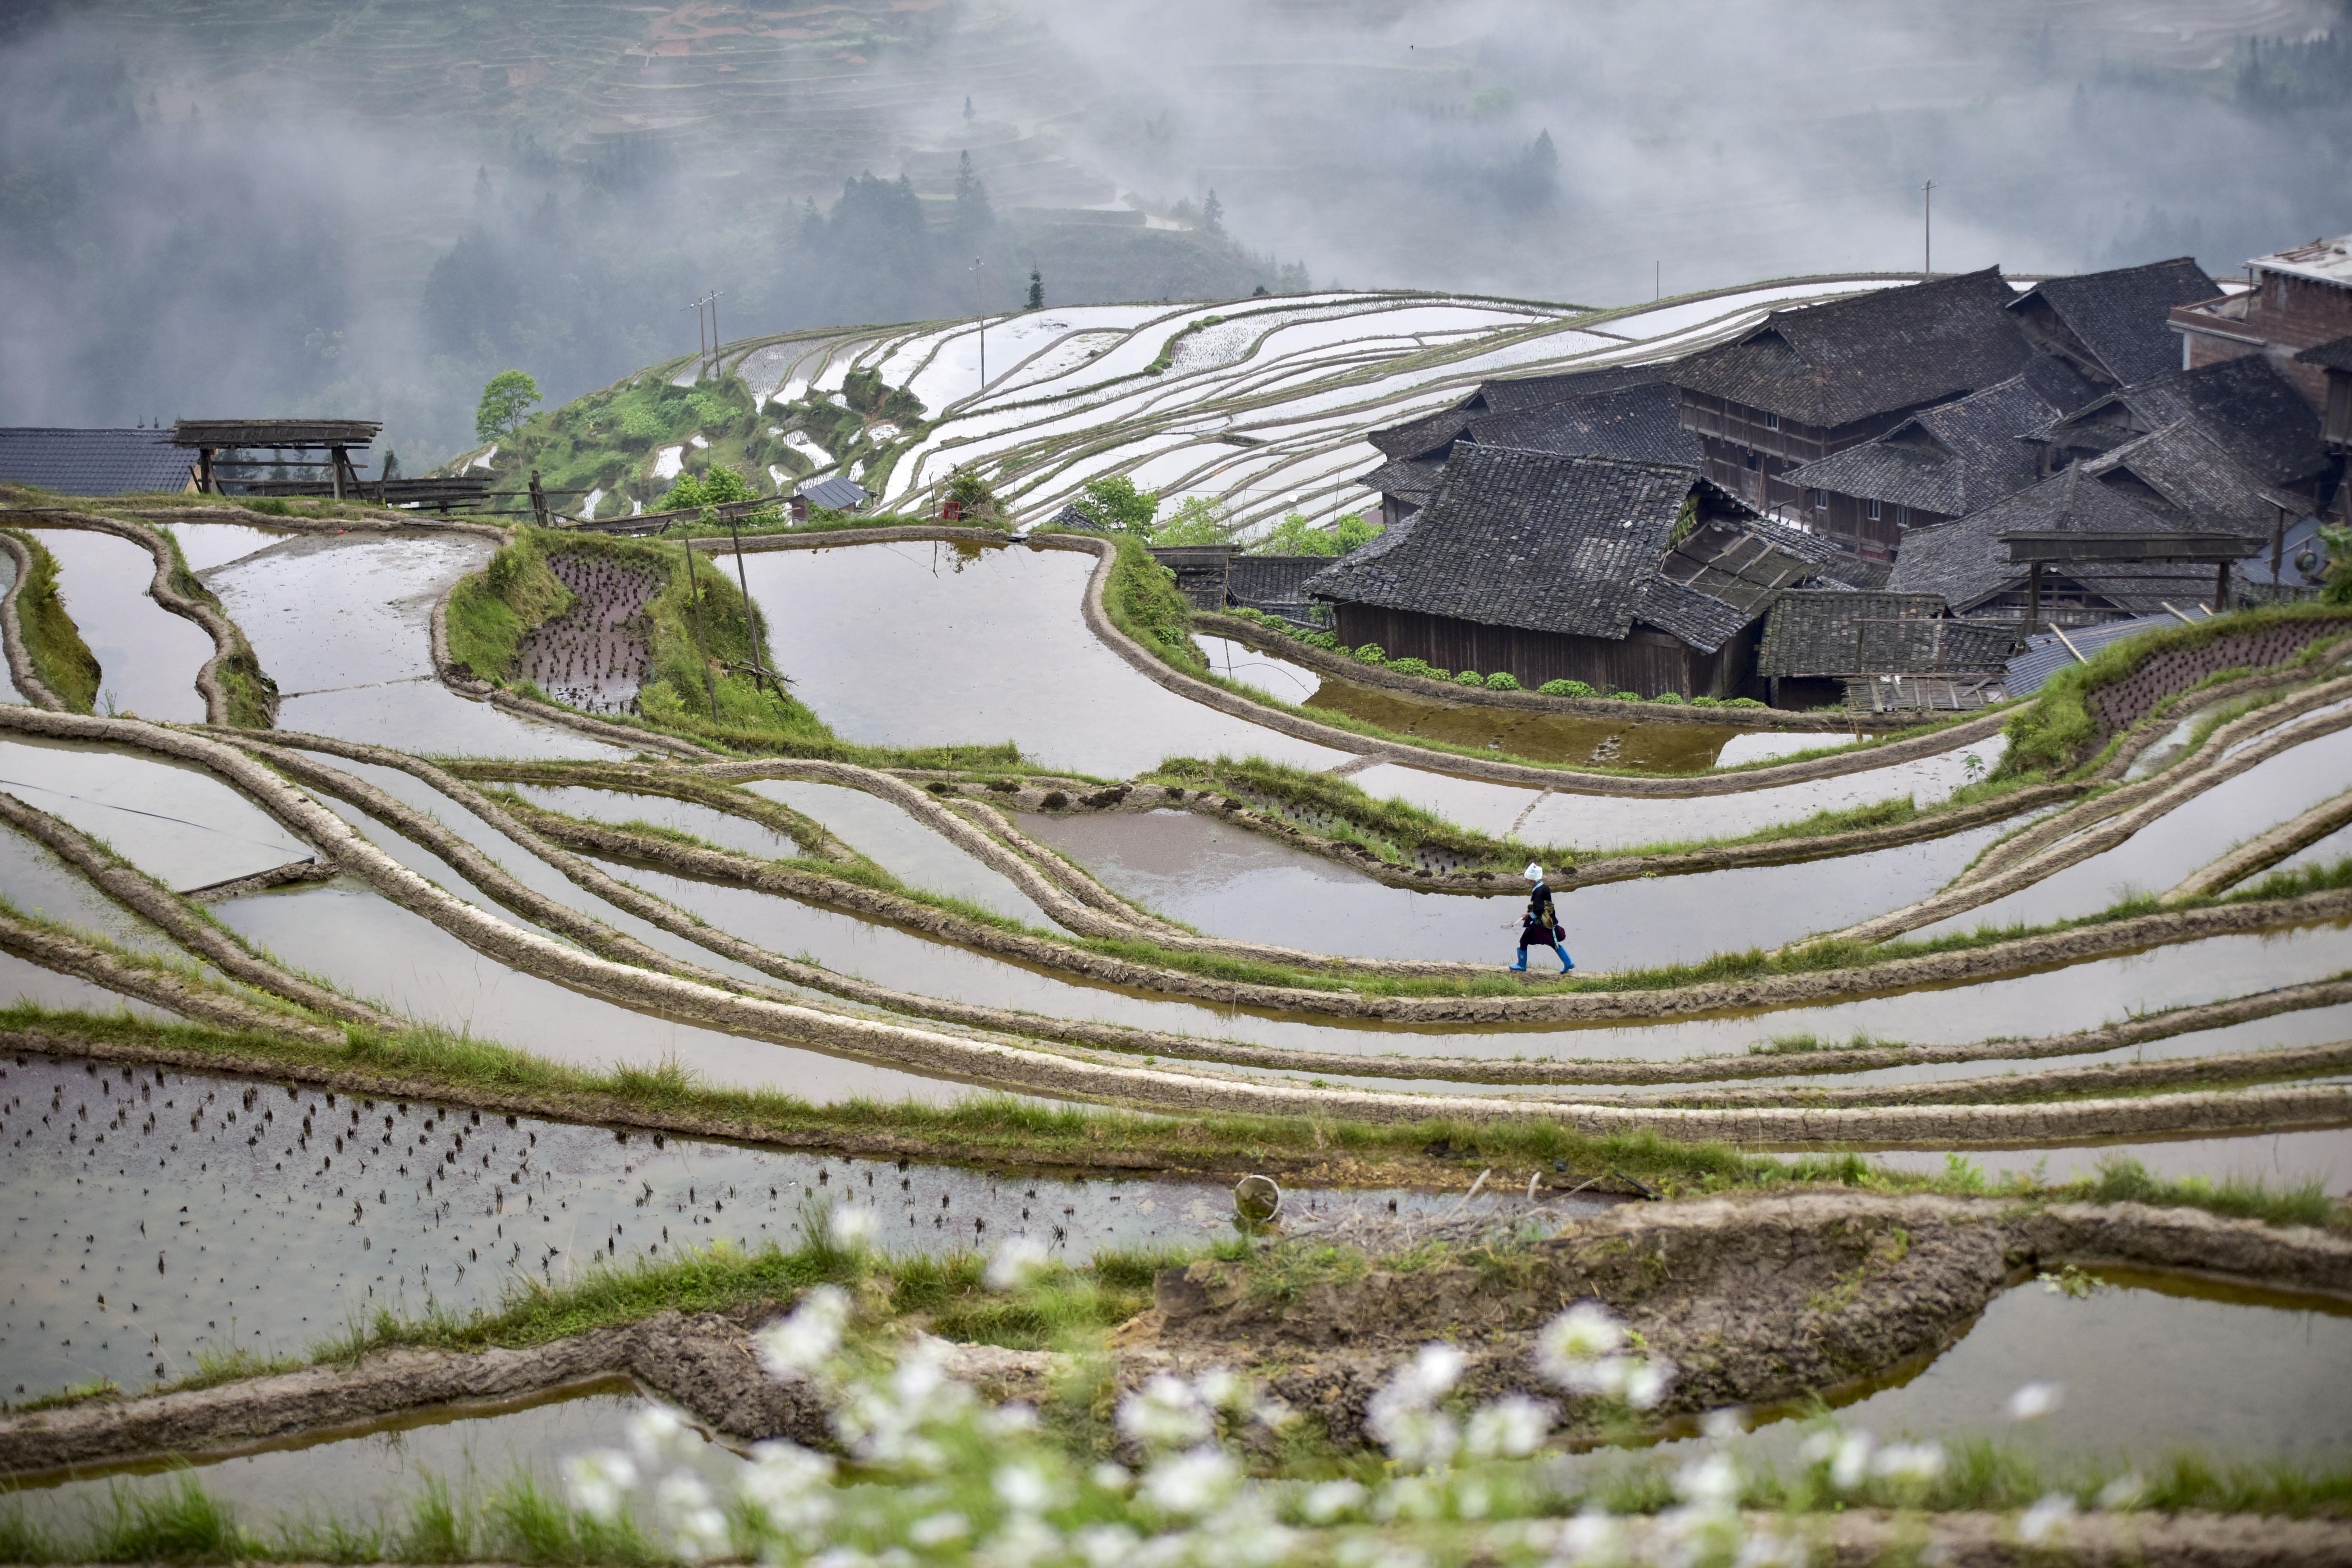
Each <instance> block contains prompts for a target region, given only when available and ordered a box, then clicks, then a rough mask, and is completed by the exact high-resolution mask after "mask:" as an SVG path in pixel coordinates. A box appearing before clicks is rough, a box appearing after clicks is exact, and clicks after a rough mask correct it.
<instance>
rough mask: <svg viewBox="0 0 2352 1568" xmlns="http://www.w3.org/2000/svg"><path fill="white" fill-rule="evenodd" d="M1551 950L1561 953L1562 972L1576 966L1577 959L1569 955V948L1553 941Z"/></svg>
mask: <svg viewBox="0 0 2352 1568" xmlns="http://www.w3.org/2000/svg"><path fill="white" fill-rule="evenodd" d="M1551 950H1552V951H1553V952H1556V953H1558V954H1559V972H1560V973H1562V974H1565V973H1568V972H1569V971H1570V970H1571V969H1574V968H1575V967H1576V960H1574V959H1572V958H1570V957H1569V956H1568V949H1566V948H1564V947H1562V946H1560V945H1559V943H1558V942H1553V943H1552V944H1551Z"/></svg>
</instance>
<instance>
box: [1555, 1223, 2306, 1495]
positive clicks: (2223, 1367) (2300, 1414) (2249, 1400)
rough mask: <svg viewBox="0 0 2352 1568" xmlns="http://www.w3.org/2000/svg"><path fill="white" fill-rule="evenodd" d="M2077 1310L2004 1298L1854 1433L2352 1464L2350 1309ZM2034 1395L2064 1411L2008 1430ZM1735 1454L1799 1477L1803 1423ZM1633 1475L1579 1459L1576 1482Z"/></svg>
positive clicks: (2198, 1288) (2145, 1294)
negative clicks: (2050, 1395) (2015, 1411)
mask: <svg viewBox="0 0 2352 1568" xmlns="http://www.w3.org/2000/svg"><path fill="white" fill-rule="evenodd" d="M2093 1278H2094V1279H2096V1280H2098V1281H2099V1284H2100V1286H2101V1287H2102V1288H2100V1289H2094V1290H2093V1291H2092V1292H2091V1293H2090V1294H2089V1295H2087V1296H2084V1297H2081V1298H2076V1297H2071V1296H2067V1295H2063V1294H2060V1293H2056V1292H2053V1291H2052V1290H2050V1289H2046V1288H2045V1287H2043V1286H2042V1285H2041V1284H2039V1283H2037V1282H2035V1281H2032V1280H2029V1281H2027V1282H2026V1283H2024V1284H2022V1285H2019V1286H2016V1287H2014V1288H2013V1289H2009V1290H2007V1291H2004V1292H2003V1293H2002V1294H2000V1296H1998V1297H1996V1298H1995V1299H1994V1300H1993V1301H1992V1302H1991V1304H1990V1306H1988V1307H1987V1308H1986V1309H1985V1310H1984V1311H1983V1313H1982V1314H1981V1315H1980V1316H1979V1317H1978V1319H1977V1320H1976V1321H1975V1322H1974V1323H1973V1324H1971V1325H1970V1326H1969V1328H1968V1330H1967V1331H1965V1332H1964V1333H1963V1334H1962V1335H1961V1336H1960V1337H1959V1339H1958V1342H1955V1343H1954V1344H1952V1345H1951V1346H1949V1347H1948V1349H1946V1350H1944V1351H1943V1352H1941V1353H1940V1354H1937V1355H1935V1356H1933V1357H1931V1358H1928V1359H1927V1360H1925V1361H1924V1363H1917V1364H1915V1365H1913V1366H1909V1367H1905V1368H1899V1369H1896V1370H1895V1371H1894V1372H1892V1373H1888V1374H1887V1375H1885V1376H1883V1377H1880V1378H1877V1379H1874V1380H1872V1382H1870V1383H1868V1384H1863V1385H1861V1386H1859V1387H1855V1388H1851V1389H1847V1390H1843V1391H1839V1392H1837V1393H1834V1394H1832V1396H1831V1398H1830V1404H1831V1405H1832V1406H1834V1407H1835V1409H1836V1415H1837V1419H1838V1420H1839V1422H1840V1423H1841V1424H1843V1426H1845V1427H1846V1428H1847V1429H1848V1430H1856V1429H1859V1430H1862V1431H1865V1432H1868V1433H1870V1434H1871V1435H1872V1436H1874V1437H1875V1438H1877V1439H1879V1440H1880V1441H1882V1442H1892V1441H1896V1440H1902V1439H1906V1438H1907V1439H1912V1440H1917V1439H1922V1438H1933V1439H1937V1440H1939V1441H1942V1442H1946V1443H1950V1442H1956V1441H1959V1440H1962V1439H1966V1438H1971V1437H1988V1438H1991V1439H1993V1440H1995V1441H1997V1442H2000V1443H2001V1444H2003V1445H2004V1446H2007V1447H2015V1448H2019V1449H2022V1450H2024V1451H2026V1452H2027V1453H2029V1454H2032V1455H2034V1456H2038V1457H2046V1458H2049V1459H2051V1460H2053V1461H2055V1462H2057V1463H2059V1464H2061V1465H2063V1464H2065V1463H2067V1462H2070V1461H2072V1462H2080V1461H2083V1460H2087V1459H2089V1458H2093V1457H2098V1458H2105V1459H2106V1460H2109V1461H2111V1462H2115V1463H2118V1464H2120V1463H2123V1462H2126V1461H2131V1462H2136V1463H2137V1466H2138V1467H2139V1468H2141V1469H2142V1470H2143V1471H2144V1472H2146V1471H2150V1470H2153V1468H2155V1467H2157V1466H2158V1465H2160V1464H2161V1463H2162V1462H2163V1461H2164V1460H2165V1459H2166V1458H2168V1456H2169V1455H2170V1454H2171V1453H2172V1452H2173V1451H2175V1450H2177V1449H2180V1448H2195V1449H2199V1450H2202V1451H2203V1452H2204V1453H2205V1454H2206V1455H2207V1456H2208V1457H2209V1458H2213V1459H2216V1460H2221V1461H2225V1462H2226V1461H2228V1460H2231V1459H2258V1458H2266V1457H2274V1456H2276V1457H2284V1456H2289V1455H2294V1456H2301V1457H2306V1458H2321V1459H2325V1460H2327V1461H2330V1462H2336V1463H2340V1462H2341V1461H2342V1459H2343V1458H2344V1456H2345V1454H2346V1451H2347V1448H2352V1311H2347V1309H2346V1308H2345V1307H2344V1306H2343V1305H2342V1304H2340V1303H2335V1302H2329V1301H2326V1300H2318V1299H2315V1298H2304V1297H2294V1296H2284V1295H2276V1294H2273V1293H2270V1292H2264V1291H2256V1290H2251V1289H2238V1288H2232V1287H2230V1286H2226V1285H2217V1284H2213V1283H2210V1282H2207V1281H2204V1280H2200V1279H2191V1278H2189V1277H2186V1276H2177V1275H2166V1274H2158V1273H2152V1272H2142V1271H2137V1270H2132V1271H2125V1270H2114V1271H2103V1272H2101V1273H2099V1274H2096V1275H2095V1276H2094V1277H2093ZM2028 1383H2047V1384H2055V1385H2056V1387H2057V1389H2058V1394H2059V1402H2058V1405H2057V1408H2056V1409H2055V1410H2053V1411H2052V1412H2051V1413H2050V1414H2048V1415H2044V1416H2042V1417H2041V1418H2040V1419H2038V1420H2034V1421H2031V1422H2017V1421H2012V1420H2011V1419H2010V1417H2009V1415H2008V1411H2007V1406H2008V1404H2009V1399H2010V1396H2011V1394H2014V1393H2015V1392H2016V1391H2017V1390H2018V1388H2020V1387H2021V1385H2023V1384H2028ZM1761 1414H1762V1417H1763V1421H1764V1424H1763V1425H1761V1426H1759V1427H1758V1428H1757V1430H1755V1431H1754V1432H1752V1433H1750V1434H1749V1435H1748V1436H1746V1437H1744V1438H1740V1439H1738V1440H1737V1442H1736V1443H1735V1444H1734V1452H1735V1453H1736V1454H1738V1456H1739V1457H1740V1458H1741V1461H1742V1463H1743V1464H1744V1465H1746V1466H1748V1467H1749V1468H1763V1467H1765V1466H1767V1465H1769V1466H1771V1467H1773V1468H1777V1469H1779V1470H1780V1472H1781V1473H1783V1474H1787V1473H1788V1472H1789V1471H1790V1470H1791V1469H1793V1468H1796V1467H1797V1466H1798V1465H1799V1464H1800V1463H1801V1461H1800V1460H1799V1458H1798V1455H1797V1449H1798V1446H1799V1445H1800V1444H1801V1442H1802V1441H1803V1438H1804V1436H1805V1434H1806V1430H1807V1428H1806V1426H1805V1425H1804V1423H1803V1421H1802V1419H1801V1414H1800V1413H1794V1412H1791V1411H1790V1410H1788V1409H1786V1408H1782V1409H1775V1410H1769V1411H1766V1412H1763V1413H1761ZM1698 1447H1699V1445H1698V1443H1697V1442H1696V1441H1695V1440H1692V1439H1683V1440H1680V1441H1675V1442H1669V1443H1664V1444H1660V1445H1658V1446H1657V1447H1655V1448H1654V1449H1652V1450H1650V1451H1649V1452H1648V1453H1647V1454H1646V1455H1644V1456H1643V1460H1642V1461H1641V1462H1643V1463H1645V1464H1663V1465H1664V1466H1665V1467H1666V1468H1667V1469H1668V1471H1669V1472H1671V1470H1672V1468H1674V1467H1675V1465H1677V1464H1679V1463H1682V1462H1684V1461H1685V1460H1686V1459H1687V1458H1690V1457H1692V1454H1693V1453H1694V1451H1696V1449H1697V1448H1698ZM1624 1462H1625V1458H1624V1456H1623V1455H1622V1454H1618V1453H1613V1452H1611V1451H1607V1450H1601V1451H1597V1452H1594V1453H1590V1454H1584V1455H1579V1456H1577V1457H1576V1458H1573V1459H1571V1460H1570V1471H1571V1473H1584V1474H1591V1473H1595V1472H1606V1471H1608V1470H1611V1469H1613V1468H1617V1467H1619V1466H1621V1465H1622V1464H1623V1463H1624Z"/></svg>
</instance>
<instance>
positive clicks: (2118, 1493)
mask: <svg viewBox="0 0 2352 1568" xmlns="http://www.w3.org/2000/svg"><path fill="white" fill-rule="evenodd" d="M2146 1500H2147V1482H2146V1481H2144V1480H2142V1479H2139V1477H2137V1475H2134V1474H2133V1473H2132V1472H2131V1471H2129V1470H2126V1471H2125V1472H2124V1473H2123V1474H2122V1475H2120V1476H2117V1477H2116V1479H2114V1480H2111V1481H2109V1482H2108V1483H2107V1484H2106V1485H2105V1486H2103V1487H2101V1488H2100V1489H2099V1506H2100V1507H2101V1508H2104V1509H2109V1510H2114V1511H2115V1512H2117V1513H2126V1512H2128V1511H2130V1510H2133V1509H2136V1508H2137V1507H2138V1506H2139V1505H2140V1504H2141V1503H2142V1502H2145V1501H2146Z"/></svg>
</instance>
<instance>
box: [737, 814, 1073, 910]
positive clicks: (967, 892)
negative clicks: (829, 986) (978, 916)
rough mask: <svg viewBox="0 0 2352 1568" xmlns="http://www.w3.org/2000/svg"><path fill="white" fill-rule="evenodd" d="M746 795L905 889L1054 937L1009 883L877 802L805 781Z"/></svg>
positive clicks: (1026, 899) (1032, 906) (1026, 897)
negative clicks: (797, 817) (818, 829)
mask: <svg viewBox="0 0 2352 1568" xmlns="http://www.w3.org/2000/svg"><path fill="white" fill-rule="evenodd" d="M743 787H744V788H745V789H748V790H751V792H752V793H754V794H756V795H766V796H767V797H768V798H769V799H770V800H773V801H780V802H782V804H783V805H789V806H791V807H792V808H793V810H795V811H798V812H800V813H802V814H803V815H804V816H811V817H814V818H815V819H816V820H817V821H819V822H822V823H824V826H826V827H827V828H828V829H830V830H831V831H832V833H833V834H834V836H835V837H837V838H839V839H840V840H841V841H842V842H843V843H844V844H846V845H848V846H849V847H851V848H853V849H855V850H856V851H857V852H858V853H859V854H861V855H864V856H865V857H866V858H868V859H870V860H872V861H873V862H874V863H875V864H876V865H877V866H880V867H881V868H883V869H884V870H886V871H887V872H889V873H890V874H891V875H892V876H894V877H896V878H898V879H899V880H900V881H902V882H904V883H906V884H907V885H908V886H909V887H913V888H923V889H929V891H931V892H935V893H946V894H948V895H949V896H950V897H952V898H959V899H970V900H971V901H972V902H974V903H976V904H980V905H982V906H983V907H984V908H987V909H991V910H995V911H996V912H997V913H998V914H1000V915H1009V916H1011V917H1012V918H1013V919H1014V920H1016V921H1023V922H1024V923H1025V924H1028V925H1033V926H1037V927H1040V928H1042V929H1044V930H1047V931H1050V930H1052V929H1054V926H1055V921H1054V920H1053V918H1052V917H1051V916H1049V915H1047V914H1046V913H1045V910H1042V909H1040V908H1038V906H1037V904H1036V903H1035V901H1034V900H1032V899H1031V898H1030V897H1029V895H1028V894H1026V893H1024V892H1023V891H1022V890H1021V889H1019V888H1017V887H1015V886H1014V885H1013V880H1012V879H1011V878H1009V877H1007V876H1005V875H1004V873H1003V872H1002V871H998V870H996V869H994V868H991V867H989V866H986V865H984V864H982V862H981V861H980V860H979V859H977V858H974V857H972V856H971V855H970V854H967V853H966V852H965V851H964V850H962V849H961V848H959V847H957V846H955V845H953V844H951V843H950V842H949V841H948V840H947V839H946V838H945V837H942V836H941V835H940V834H938V833H935V832H933V831H932V830H931V829H930V828H929V827H926V826H923V825H922V824H921V823H919V822H918V821H916V820H915V819H914V818H913V817H912V816H908V814H907V813H906V812H905V811H903V810H901V809H900V808H899V807H898V806H896V805H892V804H891V803H890V802H888V801H887V800H884V799H883V798H882V797H881V796H879V795H868V794H866V792H865V791H864V790H861V789H851V788H849V787H848V786H847V785H845V784H816V783H814V782H811V781H807V780H803V779H752V780H750V781H749V782H747V783H746V784H744V785H743Z"/></svg>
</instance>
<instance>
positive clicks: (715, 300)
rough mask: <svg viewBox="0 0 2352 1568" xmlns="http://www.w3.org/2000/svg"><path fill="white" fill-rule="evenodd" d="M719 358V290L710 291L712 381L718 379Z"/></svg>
mask: <svg viewBox="0 0 2352 1568" xmlns="http://www.w3.org/2000/svg"><path fill="white" fill-rule="evenodd" d="M721 357H722V356H721V355H720V353H719V290H718V289H712V290H711V291H710V378H711V379H712V380H713V381H716V380H718V379H719V360H720V358H721Z"/></svg>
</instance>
